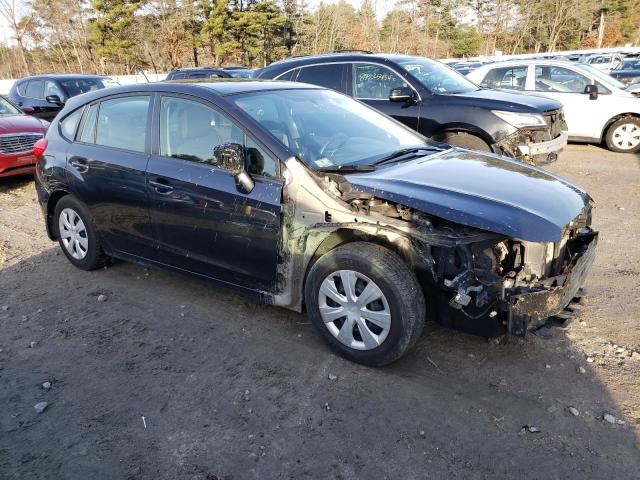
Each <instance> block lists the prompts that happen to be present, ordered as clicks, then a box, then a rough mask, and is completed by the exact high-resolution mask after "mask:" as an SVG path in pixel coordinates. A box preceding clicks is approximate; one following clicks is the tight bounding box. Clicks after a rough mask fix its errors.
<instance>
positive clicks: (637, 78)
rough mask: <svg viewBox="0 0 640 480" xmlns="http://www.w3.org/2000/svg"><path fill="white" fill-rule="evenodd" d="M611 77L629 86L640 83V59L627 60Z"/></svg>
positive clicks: (611, 73)
mask: <svg viewBox="0 0 640 480" xmlns="http://www.w3.org/2000/svg"><path fill="white" fill-rule="evenodd" d="M609 75H611V76H612V77H613V78H615V79H616V80H618V81H620V82H622V83H624V84H627V85H633V84H634V83H640V57H630V58H625V59H624V60H622V62H620V64H619V65H618V66H617V67H616V68H614V69H613V70H611V72H610V73H609Z"/></svg>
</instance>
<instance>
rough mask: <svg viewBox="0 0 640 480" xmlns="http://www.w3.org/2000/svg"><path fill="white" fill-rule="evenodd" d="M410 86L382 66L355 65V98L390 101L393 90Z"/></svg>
mask: <svg viewBox="0 0 640 480" xmlns="http://www.w3.org/2000/svg"><path fill="white" fill-rule="evenodd" d="M298 81H300V76H298ZM408 86H409V84H408V83H407V82H406V81H404V80H403V79H402V78H400V76H399V75H398V74H397V73H395V72H394V71H393V70H389V69H388V68H386V67H383V66H381V65H372V64H365V63H355V64H354V65H353V96H354V97H355V98H359V99H372V100H389V94H390V93H391V90H393V89H394V88H400V87H408Z"/></svg>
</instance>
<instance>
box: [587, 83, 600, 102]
mask: <svg viewBox="0 0 640 480" xmlns="http://www.w3.org/2000/svg"><path fill="white" fill-rule="evenodd" d="M584 93H586V94H588V95H589V100H597V99H598V86H597V85H587V86H586V87H584Z"/></svg>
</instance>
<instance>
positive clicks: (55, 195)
mask: <svg viewBox="0 0 640 480" xmlns="http://www.w3.org/2000/svg"><path fill="white" fill-rule="evenodd" d="M67 195H70V193H69V192H67V191H66V190H55V191H54V192H52V193H51V194H50V195H49V199H48V200H47V218H46V227H47V235H48V236H49V238H50V239H51V240H57V239H58V238H57V237H56V233H55V232H56V229H55V228H54V225H53V215H54V213H55V211H56V205H58V202H59V201H60V200H61V199H62V197H66V196H67Z"/></svg>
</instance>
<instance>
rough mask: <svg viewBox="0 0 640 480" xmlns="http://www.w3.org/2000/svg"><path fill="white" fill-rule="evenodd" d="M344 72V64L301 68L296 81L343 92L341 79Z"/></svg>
mask: <svg viewBox="0 0 640 480" xmlns="http://www.w3.org/2000/svg"><path fill="white" fill-rule="evenodd" d="M345 70H346V65H345V64H336V63H334V64H326V65H315V66H313V67H302V68H301V69H300V73H299V74H298V78H297V79H296V81H298V82H304V83H311V84H313V85H319V86H320V87H325V88H330V89H331V90H337V91H339V92H344V80H343V79H344V72H345Z"/></svg>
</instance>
